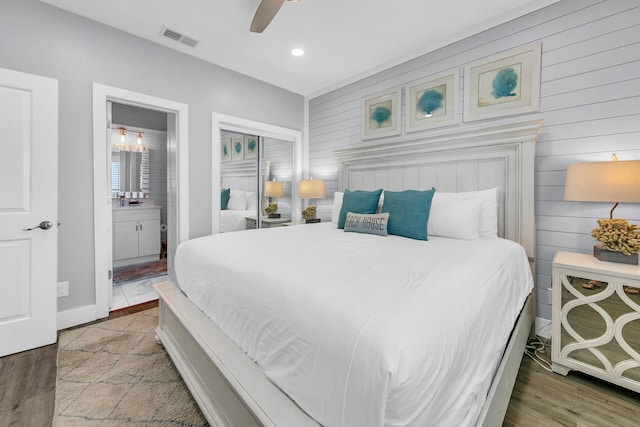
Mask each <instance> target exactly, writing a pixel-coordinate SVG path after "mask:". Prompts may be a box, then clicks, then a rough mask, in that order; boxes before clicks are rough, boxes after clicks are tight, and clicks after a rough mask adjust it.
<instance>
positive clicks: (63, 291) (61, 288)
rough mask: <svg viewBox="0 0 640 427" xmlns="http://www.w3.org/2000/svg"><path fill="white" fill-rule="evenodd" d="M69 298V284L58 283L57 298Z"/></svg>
mask: <svg viewBox="0 0 640 427" xmlns="http://www.w3.org/2000/svg"><path fill="white" fill-rule="evenodd" d="M66 296H69V282H59V283H58V298H60V297H66Z"/></svg>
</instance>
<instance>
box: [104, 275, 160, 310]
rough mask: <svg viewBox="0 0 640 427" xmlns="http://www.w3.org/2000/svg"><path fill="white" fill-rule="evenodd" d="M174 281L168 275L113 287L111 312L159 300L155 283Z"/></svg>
mask: <svg viewBox="0 0 640 427" xmlns="http://www.w3.org/2000/svg"><path fill="white" fill-rule="evenodd" d="M166 281H172V280H171V279H170V278H169V276H167V275H166V274H165V275H163V276H157V277H150V278H148V279H140V280H134V281H131V282H125V283H119V284H117V285H113V304H112V306H111V310H112V311H113V310H118V309H120V308H125V307H130V306H132V305H136V304H142V303H143V302H147V301H153V300H157V299H158V293H157V292H156V291H155V289H153V284H154V283H159V282H166Z"/></svg>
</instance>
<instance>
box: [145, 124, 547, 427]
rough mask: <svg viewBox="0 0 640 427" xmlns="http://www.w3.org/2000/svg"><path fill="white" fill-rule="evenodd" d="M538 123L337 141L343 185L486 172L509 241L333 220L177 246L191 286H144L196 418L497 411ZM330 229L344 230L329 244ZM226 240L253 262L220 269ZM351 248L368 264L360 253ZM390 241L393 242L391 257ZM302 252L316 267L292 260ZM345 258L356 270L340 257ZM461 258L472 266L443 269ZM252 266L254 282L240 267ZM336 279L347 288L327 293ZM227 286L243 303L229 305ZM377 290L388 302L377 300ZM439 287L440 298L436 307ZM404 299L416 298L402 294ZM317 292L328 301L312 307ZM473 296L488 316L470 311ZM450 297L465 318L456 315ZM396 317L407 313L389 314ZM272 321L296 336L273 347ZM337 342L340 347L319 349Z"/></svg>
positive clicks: (516, 323)
mask: <svg viewBox="0 0 640 427" xmlns="http://www.w3.org/2000/svg"><path fill="white" fill-rule="evenodd" d="M541 124H542V123H541V121H532V122H525V123H510V124H506V125H501V126H497V127H490V128H487V127H481V126H477V127H474V128H470V127H468V128H467V129H469V130H465V131H462V132H461V131H459V130H456V131H455V132H451V131H446V132H441V133H439V134H437V135H436V136H433V137H430V138H429V139H428V140H424V139H423V140H421V141H409V142H404V143H396V144H393V145H379V146H375V147H367V148H366V149H358V150H344V151H342V152H339V153H336V157H337V158H338V160H339V161H340V165H341V171H340V180H341V187H343V188H350V189H358V188H359V189H373V188H377V187H383V188H386V189H391V190H401V189H404V188H425V187H427V186H430V185H431V184H430V183H432V185H434V186H436V187H442V188H444V191H451V190H452V188H451V187H452V186H453V190H454V191H463V190H479V189H484V188H491V187H493V186H498V187H499V188H501V193H500V194H501V199H500V207H499V212H498V218H499V226H498V228H499V231H500V235H501V236H503V237H505V238H506V239H509V240H513V241H515V242H517V243H519V244H520V246H519V245H515V244H513V243H511V242H508V241H506V240H502V239H496V238H493V239H490V238H486V239H485V238H481V239H477V240H471V241H461V240H454V239H439V238H431V239H430V241H429V242H428V244H427V245H426V244H425V243H427V242H418V241H411V240H410V239H406V238H402V237H397V236H388V237H380V236H370V235H359V234H355V235H351V234H352V233H344V232H342V231H341V230H340V231H338V230H336V229H335V225H333V226H332V224H320V225H314V226H298V227H288V228H283V229H268V230H262V231H259V232H252V233H238V234H237V235H234V236H231V235H221V236H214V237H211V238H203V239H196V240H194V241H192V242H189V243H188V244H184V245H182V246H181V248H180V250H179V251H178V260H177V261H176V265H177V270H178V282H179V283H180V286H181V288H182V289H183V290H184V291H185V293H186V294H187V295H188V296H189V297H190V298H191V299H192V300H193V301H190V300H189V299H187V298H186V297H185V295H184V294H183V293H182V292H181V291H180V290H178V289H177V288H175V287H174V286H172V285H171V284H168V283H164V284H160V285H158V286H157V289H158V292H159V294H160V298H161V305H160V308H161V310H160V325H159V328H158V336H159V337H160V339H161V340H162V342H163V344H164V345H165V347H166V348H167V351H168V352H169V354H170V355H171V357H172V359H173V360H174V362H175V363H176V366H177V367H178V369H179V370H180V372H181V374H182V376H183V378H184V379H185V382H186V383H187V385H188V386H189V388H190V390H191V392H192V394H193V395H194V397H195V399H196V401H197V402H198V404H199V405H200V407H201V409H202V410H203V412H204V413H205V416H207V419H208V420H209V421H210V423H211V424H213V425H222V426H226V425H235V426H249V425H272V426H304V425H317V424H316V423H317V422H321V423H325V424H326V425H331V426H333V425H343V426H358V425H363V426H374V425H383V424H384V425H405V424H403V423H404V422H406V425H412V424H411V422H412V421H413V422H414V423H416V424H413V425H424V423H425V421H426V420H429V421H430V423H431V422H433V423H435V424H434V425H500V423H501V421H502V418H503V417H504V412H505V411H506V407H507V404H508V400H509V396H510V393H511V389H512V387H513V382H514V380H515V376H516V374H517V370H518V367H519V363H520V359H521V357H522V350H523V347H524V343H525V341H526V339H527V336H528V335H529V332H530V330H531V326H532V323H533V311H532V310H533V301H532V294H531V293H529V292H530V291H531V287H532V283H531V274H530V271H527V268H528V267H529V266H528V263H527V261H529V262H530V263H533V260H534V253H533V250H534V248H535V243H534V236H535V227H534V221H533V159H534V154H533V153H534V144H535V140H536V137H537V134H538V132H539V131H540V127H541ZM427 188H428V187H427ZM245 239H247V240H251V241H252V242H254V243H255V244H253V243H251V242H246V241H244V240H245ZM323 239H327V241H324V240H323ZM336 239H339V241H341V242H343V244H341V245H337V244H336ZM376 239H377V240H376ZM260 240H262V244H266V245H267V246H268V245H269V243H270V242H274V241H278V242H280V243H279V245H278V246H277V249H278V250H280V249H282V248H288V249H287V250H286V251H285V250H284V249H282V251H283V252H282V253H281V254H279V253H276V254H275V255H276V257H275V258H273V257H267V256H266V253H265V249H264V247H263V246H261V244H258V243H257V241H260ZM304 242H314V245H313V246H312V247H309V246H310V245H309V244H305V243H304ZM383 242H384V243H383ZM250 243H251V244H250ZM252 244H253V246H252ZM235 245H239V246H242V247H244V248H245V249H246V255H247V257H248V258H250V259H252V263H255V264H256V266H257V268H258V271H260V272H262V274H260V275H258V274H256V273H255V272H253V273H247V274H246V277H245V276H243V275H242V273H240V276H238V275H237V273H235V274H236V275H234V276H231V274H232V273H231V272H230V271H229V268H227V267H225V266H229V265H232V264H233V263H236V264H237V263H238V259H237V256H238V253H229V252H228V251H225V248H228V247H231V246H235ZM487 245H488V246H487ZM202 247H206V249H203V248H202ZM250 248H251V249H250ZM340 248H342V249H344V251H343V252H340ZM407 248H411V249H407ZM489 248H490V249H491V250H489ZM508 248H510V249H508ZM301 249H302V250H301ZM314 249H315V251H314ZM252 251H255V252H256V253H255V254H251V252H252ZM354 251H356V253H357V251H360V252H362V253H363V259H367V260H368V261H373V262H374V263H375V264H376V265H381V266H380V267H379V268H378V267H371V266H369V265H368V264H367V263H365V262H362V263H361V261H360V260H359V258H358V257H357V256H355V257H354V256H353V253H354ZM399 251H403V253H407V255H406V256H405V257H400V258H399V259H398V258H393V257H392V254H393V253H396V254H397V252H399ZM423 251H426V252H423ZM336 253H340V254H341V255H342V256H339V257H336V256H335V255H336ZM498 253H504V254H505V257H507V258H512V259H513V262H511V263H509V264H508V267H505V266H504V264H503V263H501V262H499V258H500V257H498V256H497V255H494V254H498ZM278 255H281V256H280V257H279V256H278ZM229 257H231V258H229ZM211 259H215V260H216V262H218V263H219V264H218V266H217V267H216V268H215V271H216V272H215V273H212V272H211V271H208V269H209V267H208V266H209V264H210V263H209V261H210V260H211ZM423 259H426V260H428V262H427V261H424V262H422V261H421V260H423ZM274 260H281V261H282V262H281V265H282V267H281V268H283V269H284V271H285V274H286V273H291V267H290V266H291V265H298V266H300V265H302V266H303V268H304V270H303V271H306V273H304V272H303V273H300V272H299V273H297V274H295V273H294V274H293V275H290V276H287V277H289V279H290V280H284V279H283V274H282V272H278V274H276V273H275V269H277V268H278V263H277V262H274ZM309 260H310V261H312V264H311V265H312V266H315V265H320V266H321V268H320V269H317V268H315V269H314V268H313V267H312V266H310V265H307V264H304V263H305V262H306V261H309ZM386 260H393V261H386ZM344 263H346V264H344ZM354 263H355V264H357V265H359V266H360V267H362V268H363V270H364V271H368V273H367V274H361V273H360V270H355V269H353V268H347V266H350V265H353V264H354ZM360 263H361V264H360ZM389 263H391V264H389ZM462 263H465V266H466V267H470V265H471V264H474V263H478V264H481V265H483V266H484V268H481V269H479V270H470V268H455V266H456V265H461V264H462ZM429 265H431V268H428V269H427V270H424V271H423V267H428V266H429ZM305 266H306V267H305ZM394 266H395V267H394ZM418 266H420V267H419V268H418ZM399 271H404V272H406V271H411V272H412V275H413V277H415V278H417V279H415V281H412V280H403V281H400V282H398V281H397V280H394V278H395V277H397V275H394V273H396V272H399ZM436 271H440V272H447V274H449V276H447V278H444V277H445V276H441V275H440V274H439V273H437V274H436ZM272 272H273V273H272ZM452 273H453V275H451V274H452ZM507 273H508V274H507ZM256 277H258V278H259V280H258V281H257V282H256V281H255V280H253V281H251V280H250V279H252V278H253V279H255V278H256ZM498 277H500V278H501V279H500V280H496V279H497V278H498ZM375 278H378V279H382V280H381V281H380V282H375V283H378V285H376V291H375V292H374V293H370V292H366V291H365V289H366V286H364V285H365V284H368V283H372V282H374V280H375ZM425 278H428V279H433V282H434V283H436V284H435V285H433V286H425V285H424V282H429V283H431V280H426V279H425ZM245 281H246V283H245ZM302 283H306V284H307V285H309V287H302V285H301V284H302ZM403 283H404V285H403ZM241 284H242V285H241ZM296 284H298V285H300V286H296ZM407 284H412V286H414V285H415V287H414V288H411V286H407ZM234 288H235V289H236V290H238V289H239V290H240V293H239V296H238V295H235V294H233V293H231V292H230V290H231V289H234ZM263 288H276V289H279V292H280V293H278V292H276V293H274V294H270V295H271V296H266V295H263V294H261V293H260V292H259V289H263ZM212 290H214V291H215V292H211V291H212ZM345 290H346V291H347V293H349V294H352V295H353V298H355V300H349V299H346V298H345V296H344V294H343V293H338V291H341V292H344V291H345ZM308 294H311V296H312V298H311V299H316V300H319V301H321V302H323V303H324V304H322V305H321V306H320V307H321V308H317V307H316V306H312V305H309V303H307V302H306V301H307V300H303V299H302V296H303V295H308ZM508 296H509V297H510V298H507V297H508ZM238 298H240V299H241V300H242V304H244V305H245V309H244V310H241V311H240V312H234V311H230V310H228V307H230V306H231V305H230V302H231V301H233V300H237V299H238ZM256 300H260V301H267V306H266V308H265V307H263V308H257V306H256V307H254V306H252V305H251V304H250V303H251V302H253V301H256ZM354 301H359V303H356V302H354ZM381 301H387V302H389V301H392V303H393V304H391V306H382V305H380V303H381ZM444 301H452V302H451V304H452V305H447V306H445V304H444ZM507 301H508V302H507ZM194 302H195V304H194ZM228 303H229V304H228ZM494 304H495V305H494ZM412 305H414V306H416V307H418V308H422V307H423V306H424V307H426V308H428V309H427V310H421V309H416V310H413V309H408V307H410V306H412ZM329 306H330V307H336V308H338V310H337V311H329V310H326V308H327V307H329ZM523 306H524V308H523ZM249 307H251V309H249ZM314 307H315V308H314ZM340 307H342V308H343V310H340V309H339V308H340ZM399 307H402V308H399ZM202 310H204V312H203V311H202ZM486 311H488V313H489V314H490V315H489V316H486V315H483V314H482V313H483V312H486ZM259 312H263V314H265V315H267V317H266V318H260V320H258V319H257V318H256V317H255V316H254V315H255V314H256V313H259ZM296 312H298V313H301V317H299V318H298V320H297V321H295V322H294V325H293V326H292V325H288V326H285V324H284V323H283V322H284V320H285V319H287V318H290V317H291V316H293V314H294V313H296ZM462 312H464V313H467V315H468V316H469V317H462V316H459V315H458V314H459V313H462ZM205 313H206V314H208V315H209V316H210V317H212V318H213V319H214V320H215V321H216V322H215V323H217V326H216V324H214V323H212V322H211V321H210V320H209V318H208V317H207V315H206V314H205ZM496 313H500V316H496ZM427 315H435V316H436V317H435V319H437V320H434V318H432V317H428V316H427ZM269 316H271V317H269ZM425 316H427V317H425ZM265 319H269V320H265ZM305 319H306V320H305ZM516 319H517V320H516ZM490 320H494V321H493V322H491V321H490ZM495 320H497V322H496V321H495ZM398 324H402V325H405V326H409V327H408V328H400V329H398V328H395V326H397V325H398ZM249 325H253V326H257V329H252V328H251V327H249ZM416 325H418V326H419V327H418V328H416ZM261 327H262V329H261ZM392 327H393V328H392ZM420 327H424V338H425V339H424V340H422V341H419V340H418V339H416V337H415V332H416V329H417V330H418V331H420ZM222 330H226V331H227V334H228V335H227V334H225V333H223V332H222ZM256 330H257V331H259V332H256ZM273 331H276V332H273ZM282 331H287V334H286V336H287V337H289V338H290V340H289V341H290V343H294V344H296V345H294V346H293V347H284V346H282V344H279V343H277V342H275V341H274V340H273V339H272V337H275V336H278V335H282V333H281V332H282ZM332 331H333V332H337V334H331V333H330V332H332ZM341 334H342V335H341ZM265 337H266V338H265ZM336 337H341V338H340V339H337V338H336ZM235 342H237V343H238V344H239V346H238V345H236V344H235ZM330 342H333V343H336V344H338V345H337V348H336V347H331V346H330V345H329V343H330ZM378 342H388V343H390V344H391V345H390V346H387V347H384V346H383V348H387V349H389V348H391V349H392V350H391V351H389V350H380V349H379V348H378V347H375V350H373V348H374V343H378ZM463 344H464V345H463ZM468 344H470V345H471V347H469V346H468ZM292 349H293V350H292ZM400 349H402V350H401V351H400ZM434 349H438V351H435V350H434ZM470 349H471V350H470ZM245 351H246V352H247V353H248V354H249V356H247V354H245ZM441 351H444V353H442V352H441ZM336 354H343V355H344V354H346V355H347V356H349V357H348V358H347V359H346V361H345V359H340V358H338V359H336V360H339V361H338V362H336V361H335V360H332V361H329V359H332V358H333V356H335V355H336ZM371 356H373V359H371ZM252 357H253V358H255V359H257V360H258V361H259V363H260V364H261V366H262V368H264V369H265V371H263V370H261V369H260V368H259V367H258V366H257V365H256V364H255V363H253V361H252ZM282 357H284V358H285V360H287V361H288V362H290V363H288V364H287V365H286V366H284V367H283V366H281V365H278V364H276V363H275V360H278V359H281V358H282ZM368 357H369V359H368ZM336 363H337V364H336ZM310 366H312V368H310ZM445 368H448V369H445ZM265 372H266V373H267V375H265ZM329 372H332V373H333V374H329ZM268 377H270V378H271V379H272V380H273V381H274V382H275V383H277V384H278V386H275V385H274V384H273V383H272V382H271V381H270V380H269V378H268ZM327 378H330V380H329V381H326V380H327ZM418 379H420V381H418ZM414 383H416V384H417V385H415V384H414ZM305 384H311V385H312V387H308V386H305ZM444 384H447V388H443V387H444ZM281 389H282V390H284V391H288V393H289V395H291V396H294V397H295V399H296V400H297V401H298V402H299V404H300V406H301V407H302V409H301V408H300V407H299V406H297V405H296V404H295V403H293V401H292V400H291V399H290V397H289V395H287V394H285V393H283V392H282V390H281ZM323 389H324V390H326V391H328V392H329V396H332V397H331V398H329V400H320V398H319V397H318V396H317V395H316V394H315V393H316V392H319V391H321V390H323ZM365 390H366V393H365ZM325 399H326V398H325ZM322 402H324V403H322ZM304 409H306V410H307V411H308V412H309V414H307V413H306V412H305V411H304ZM310 415H311V416H310ZM313 416H315V417H316V418H318V419H315V420H314V419H313ZM385 420H386V423H385ZM394 420H396V421H398V422H395V421H394ZM402 420H404V421H402ZM381 423H383V424H381Z"/></svg>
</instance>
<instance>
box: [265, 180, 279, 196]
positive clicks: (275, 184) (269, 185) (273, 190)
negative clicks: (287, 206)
mask: <svg viewBox="0 0 640 427" xmlns="http://www.w3.org/2000/svg"><path fill="white" fill-rule="evenodd" d="M264 195H265V196H267V197H282V196H284V182H282V181H267V182H265V184H264Z"/></svg>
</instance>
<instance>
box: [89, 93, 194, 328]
mask: <svg viewBox="0 0 640 427" xmlns="http://www.w3.org/2000/svg"><path fill="white" fill-rule="evenodd" d="M113 104H122V105H123V106H125V107H129V108H125V109H124V111H125V112H131V111H134V110H132V108H137V109H140V110H149V111H150V112H151V113H157V112H159V113H162V115H163V116H164V117H165V121H166V131H158V132H161V133H159V134H157V135H156V134H154V132H156V131H157V129H153V128H154V127H156V126H153V125H149V124H145V123H146V122H128V120H129V119H126V120H127V121H125V119H123V118H118V115H117V113H116V116H115V117H114V116H113V108H112V107H113ZM118 108H120V107H118ZM141 114H146V113H144V112H141ZM160 117H162V116H160ZM118 122H121V123H118ZM121 127H122V128H123V129H120V128H121ZM139 133H140V134H141V135H140V136H141V143H140V144H139V146H142V147H145V144H147V143H149V144H151V143H153V141H152V139H153V138H154V136H155V137H157V139H158V140H159V141H160V142H159V144H163V147H165V151H166V167H164V168H163V170H164V173H163V174H164V176H165V178H164V179H165V180H166V184H164V185H162V184H161V185H160V187H164V190H162V189H159V191H160V194H164V195H165V197H166V209H165V211H166V216H162V213H161V209H162V208H158V207H157V206H156V200H154V199H152V198H151V193H150V192H151V188H150V183H151V182H152V181H153V179H154V178H153V177H152V175H153V173H154V172H153V170H152V169H150V167H151V166H152V165H150V163H149V161H150V160H151V159H154V151H153V148H151V149H150V150H149V151H148V153H150V155H149V156H148V158H147V159H140V160H139V159H138V155H137V154H136V155H135V156H134V155H129V153H133V152H135V153H140V152H142V153H144V151H145V150H144V148H135V147H137V146H138V136H139V135H138V134H139ZM123 134H124V136H125V138H124V139H125V141H124V142H123V141H122V137H123ZM114 143H118V144H126V145H129V146H132V147H133V148H131V147H129V148H127V149H125V148H122V147H121V148H120V150H119V151H117V155H114V150H113V148H114ZM147 148H149V147H147ZM93 152H94V164H93V169H94V176H93V180H94V238H95V284H96V285H95V298H96V305H95V316H96V319H99V318H103V317H106V316H108V315H109V311H111V310H113V309H114V308H115V309H117V308H120V307H119V305H116V304H114V302H115V303H117V302H118V301H117V300H116V301H114V292H113V290H114V288H113V284H114V281H113V273H114V268H118V267H123V266H125V265H130V266H132V265H135V264H145V263H148V262H153V261H159V262H163V261H162V259H163V258H165V257H166V270H167V276H168V279H170V280H173V279H174V278H175V271H174V268H173V260H174V256H175V250H176V248H177V246H178V244H180V243H181V242H183V241H185V240H187V239H188V236H189V203H188V195H189V180H188V167H187V166H188V164H189V157H188V153H189V141H188V106H187V105H186V104H183V103H179V102H176V101H172V100H168V99H164V98H158V97H154V96H150V95H146V94H142V93H138V92H133V91H129V90H126V89H120V88H116V87H111V86H106V85H102V84H99V83H94V84H93ZM141 157H144V156H142V155H141ZM155 157H156V159H157V157H158V156H155ZM116 160H118V163H119V164H118V165H117V166H116V165H115V163H116V162H115V161H116ZM145 162H146V163H145ZM118 168H122V169H125V173H124V174H122V173H120V175H119V178H118V179H121V180H123V181H125V182H126V181H129V183H131V182H132V181H133V182H136V183H140V188H133V187H130V188H128V189H127V188H126V186H125V187H120V183H117V189H118V191H117V192H115V187H116V185H114V182H113V179H114V177H113V171H114V170H118ZM145 168H146V170H147V172H149V178H148V179H146V178H142V177H141V175H143V172H145ZM122 192H124V193H125V194H120V193H122ZM123 195H124V198H122V197H121V196H123ZM147 196H148V197H147ZM154 197H156V196H154ZM161 197H162V196H157V197H156V198H161ZM152 200H153V201H152ZM120 204H124V206H120ZM159 204H161V203H159ZM121 207H122V208H125V209H122V210H120V211H117V212H119V213H117V214H116V209H119V208H121ZM114 208H116V209H114ZM144 211H147V212H144ZM163 226H166V229H165V227H163ZM163 231H166V239H164V238H163V236H164V233H163ZM118 237H122V238H121V239H119V238H118ZM127 239H129V240H127ZM134 240H135V242H136V245H134V244H133V241H134ZM120 244H121V245H122V246H121V247H119V248H117V249H118V250H117V251H116V246H117V245H120ZM134 249H135V250H136V253H135V254H134V253H133V252H127V251H133V250H134ZM122 251H124V252H122ZM116 252H118V254H116ZM161 256H162V258H161ZM138 261H139V262H138ZM116 284H117V283H116ZM138 296H139V295H138ZM140 302H141V301H140V300H139V299H136V298H131V301H129V300H127V304H137V303H140Z"/></svg>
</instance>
